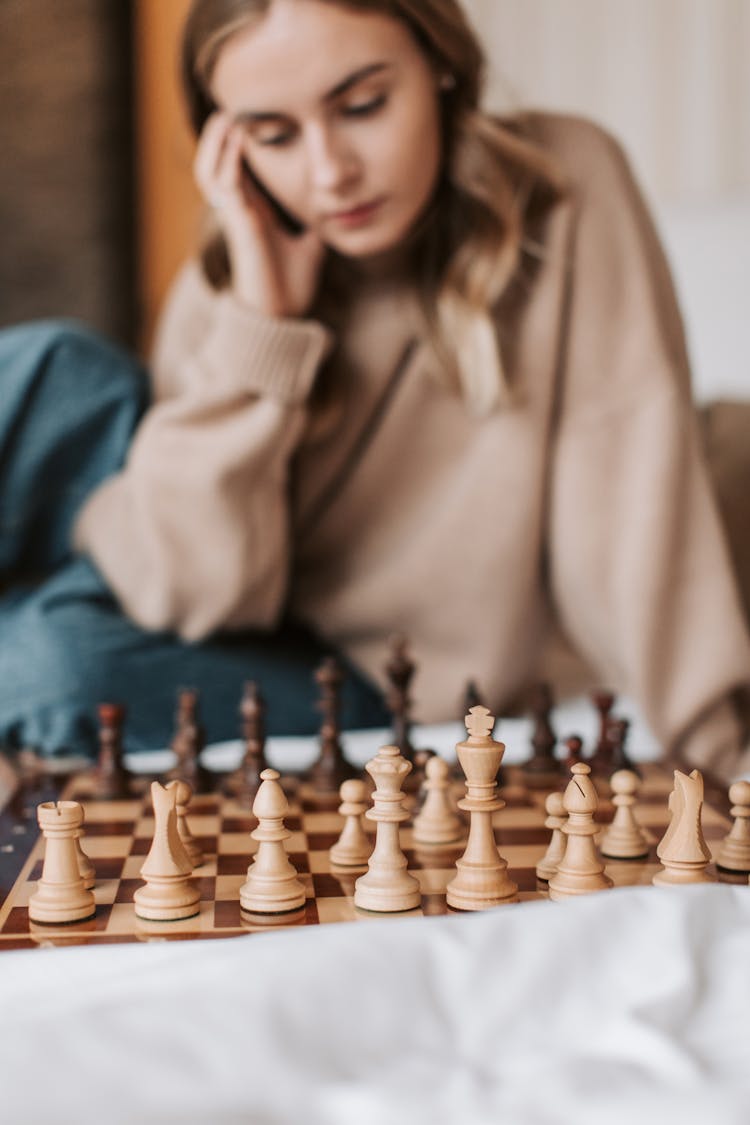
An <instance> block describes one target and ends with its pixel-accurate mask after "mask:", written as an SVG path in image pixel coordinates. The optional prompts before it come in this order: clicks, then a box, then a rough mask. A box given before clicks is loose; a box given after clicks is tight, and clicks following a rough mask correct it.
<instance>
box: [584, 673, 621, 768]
mask: <svg viewBox="0 0 750 1125" xmlns="http://www.w3.org/2000/svg"><path fill="white" fill-rule="evenodd" d="M591 701H592V703H593V704H594V706H595V707H596V710H597V712H598V713H599V735H598V738H597V743H596V746H595V748H594V753H593V754H592V755H591V760H590V761H589V765H590V766H591V772H592V774H595V775H596V776H597V777H611V775H612V774H613V773H614V769H613V768H612V742H611V739H610V734H611V731H610V729H609V722H610V714H611V711H612V708H613V706H614V703H615V697H614V694H613V693H612V692H611V691H596V692H594V693H593V695H592V696H591Z"/></svg>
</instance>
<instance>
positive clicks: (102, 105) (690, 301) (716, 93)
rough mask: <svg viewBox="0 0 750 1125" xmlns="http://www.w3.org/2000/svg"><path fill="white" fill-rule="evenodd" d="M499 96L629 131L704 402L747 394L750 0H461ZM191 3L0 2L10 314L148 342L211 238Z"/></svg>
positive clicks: (503, 101)
mask: <svg viewBox="0 0 750 1125" xmlns="http://www.w3.org/2000/svg"><path fill="white" fill-rule="evenodd" d="M464 4H465V7H466V10H467V12H468V13H469V15H470V18H471V19H472V21H473V22H474V24H475V26H476V27H477V29H478V30H479V32H480V34H481V36H482V39H483V42H484V44H485V47H486V50H487V52H488V54H489V56H490V60H491V67H490V73H489V83H488V104H489V105H490V106H491V107H493V108H495V109H501V110H505V109H509V108H513V107H514V106H517V105H523V104H532V105H534V106H544V107H549V108H554V109H559V110H564V111H572V112H578V113H583V114H585V115H587V116H589V117H593V118H595V119H596V120H598V121H600V122H602V123H603V124H604V125H606V126H607V127H609V128H610V129H612V130H613V131H614V132H615V133H616V134H617V135H618V136H619V137H620V138H621V139H622V141H623V142H624V144H625V146H626V149H627V151H628V152H629V154H630V156H631V158H632V160H633V163H634V166H635V169H636V172H637V174H638V177H639V179H640V181H641V183H642V184H643V186H644V188H645V190H646V193H647V196H648V198H649V200H650V202H651V204H652V206H653V207H654V209H655V212H656V215H657V218H658V221H659V224H660V227H661V230H662V233H663V236H664V238H665V241H666V244H667V249H668V252H669V256H670V259H671V261H672V265H673V267H674V269H675V273H676V278H677V283H678V288H679V291H680V296H681V299H682V302H683V307H684V309H685V312H686V316H687V321H688V331H689V335H690V343H691V351H692V353H693V360H694V366H695V370H696V387H697V390H698V394H699V397H704V398H705V397H711V396H712V395H714V394H716V393H719V394H722V393H732V394H740V395H742V394H744V395H747V396H749V397H750V371H748V364H747V361H746V356H747V355H748V353H749V352H750V339H748V328H747V321H748V317H747V309H746V305H747V298H746V292H747V282H746V277H745V275H746V273H747V271H748V267H750V0H464ZM187 6H188V0H65V2H64V3H61V2H60V0H0V92H1V93H2V95H3V98H2V105H3V112H2V118H1V119H0V122H1V123H0V145H1V146H2V147H1V148H0V152H2V174H1V175H0V236H1V237H2V245H3V254H2V255H0V323H11V322H13V321H15V320H19V319H23V318H26V317H29V316H38V315H51V314H61V313H64V314H70V315H77V316H81V317H83V318H84V319H86V320H87V321H89V322H90V323H92V324H94V325H96V326H97V327H100V328H102V329H103V330H104V331H107V332H109V333H111V334H114V335H116V336H118V337H119V338H121V339H123V340H126V341H128V342H131V343H136V344H139V345H140V346H142V347H143V348H145V347H146V346H147V343H148V340H149V338H150V334H151V329H152V326H153V322H154V319H155V316H156V312H157V310H158V307H159V305H160V303H161V301H162V299H163V296H164V293H165V291H166V288H167V286H168V284H169V280H170V278H171V277H172V275H173V273H174V271H175V269H176V268H177V266H178V264H179V262H180V261H181V260H182V258H183V257H184V256H185V255H186V254H187V253H188V252H189V251H190V248H191V247H192V246H194V245H195V242H196V239H197V236H198V229H199V211H200V207H199V201H198V198H197V195H196V192H195V190H194V188H193V186H192V180H191V172H190V166H191V161H192V141H191V139H190V137H189V135H188V131H187V128H186V127H185V123H184V120H183V116H182V111H181V108H180V104H179V100H178V95H177V87H176V59H175V53H176V44H177V40H178V34H179V27H180V24H181V21H182V18H183V15H184V13H185V11H186V9H187Z"/></svg>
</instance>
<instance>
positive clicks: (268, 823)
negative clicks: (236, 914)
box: [240, 769, 305, 914]
mask: <svg viewBox="0 0 750 1125" xmlns="http://www.w3.org/2000/svg"><path fill="white" fill-rule="evenodd" d="M279 776H280V775H279V773H278V771H277V770H272V769H266V770H263V772H262V773H261V775H260V778H261V783H260V785H259V787H258V792H257V794H256V796H255V800H254V801H253V815H254V816H256V817H257V818H258V827H257V828H256V829H255V831H254V832H252V833H251V836H252V838H253V839H254V840H257V841H258V850H257V852H256V853H255V861H254V862H253V863H251V864H250V866H249V867H248V869H247V878H246V879H245V882H244V883H243V885H242V887H241V888H240V906H241V907H242V909H243V910H245V911H247V913H249V914H286V913H288V912H290V911H293V910H300V909H301V908H302V907H303V906H304V905H305V887H304V884H303V883H302V882H301V881H300V879H299V877H298V875H297V871H296V869H295V868H294V867H293V866H292V864H291V863H290V861H289V856H288V855H287V854H286V848H285V846H284V841H285V840H288V839H289V837H290V836H291V832H290V831H289V830H288V828H286V827H285V826H284V817H285V816H287V814H288V813H289V802H288V801H287V799H286V794H285V793H284V790H283V789H282V788H281V785H280V784H279Z"/></svg>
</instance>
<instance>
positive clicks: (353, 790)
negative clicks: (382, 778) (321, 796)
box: [329, 778, 373, 867]
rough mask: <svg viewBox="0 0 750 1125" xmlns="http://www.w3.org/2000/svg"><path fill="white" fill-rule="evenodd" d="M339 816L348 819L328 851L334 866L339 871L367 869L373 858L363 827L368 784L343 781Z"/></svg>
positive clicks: (355, 779)
mask: <svg viewBox="0 0 750 1125" xmlns="http://www.w3.org/2000/svg"><path fill="white" fill-rule="evenodd" d="M339 795H340V797H341V804H340V805H339V813H340V814H341V816H343V817H345V818H346V819H345V821H344V827H343V829H342V832H341V835H340V836H339V838H338V840H337V841H336V843H335V844H334V845H333V847H332V848H331V849H330V851H329V855H330V858H331V863H334V864H336V865H337V866H338V867H364V865H365V864H366V863H367V861H368V859H369V858H370V855H371V854H372V846H373V842H372V840H371V839H370V837H369V836H368V835H367V833H366V832H365V829H364V825H363V824H362V817H363V816H364V814H365V812H366V811H367V808H368V805H369V793H368V788H367V784H366V783H365V782H364V781H360V780H358V779H357V778H350V779H349V780H348V781H344V782H342V784H341V787H340V789H339Z"/></svg>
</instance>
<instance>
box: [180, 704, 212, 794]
mask: <svg viewBox="0 0 750 1125" xmlns="http://www.w3.org/2000/svg"><path fill="white" fill-rule="evenodd" d="M205 745H206V732H205V728H204V726H203V724H202V722H201V718H200V695H199V693H198V691H197V690H196V689H195V688H180V689H179V691H178V692H177V710H176V713H175V729H174V734H173V736H172V742H171V744H170V746H171V749H172V750H173V751H174V753H175V756H176V758H177V763H176V765H175V767H174V769H173V770H171V771H170V773H169V777H170V779H176V780H178V781H187V782H188V784H189V785H191V786H192V789H193V793H210V792H211V790H212V789H213V787H214V780H215V778H214V775H213V774H212V773H211V771H210V770H207V769H206V768H205V766H204V765H203V764H202V762H201V757H200V756H201V753H202V751H203V748H204V746H205Z"/></svg>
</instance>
